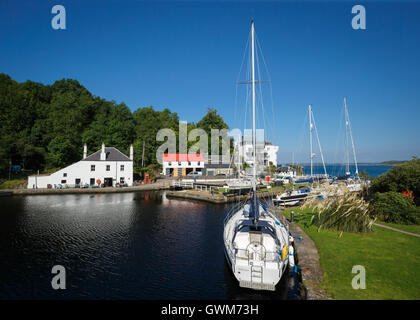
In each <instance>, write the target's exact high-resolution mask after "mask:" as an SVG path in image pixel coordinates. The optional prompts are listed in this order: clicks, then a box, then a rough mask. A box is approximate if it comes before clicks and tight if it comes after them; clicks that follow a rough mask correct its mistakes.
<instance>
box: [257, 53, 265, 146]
mask: <svg viewBox="0 0 420 320" xmlns="http://www.w3.org/2000/svg"><path fill="white" fill-rule="evenodd" d="M256 53H257V54H256V61H257V70H258V71H257V73H258V77H259V78H261V71H260V62H259V59H258V58H259V55H258V50H257V51H256ZM258 88H259V97H258V98H259V101H260V108H261V112H262V121H261V120H260V121H259V122H260V124H261V122H262V125H263V129H264V128H266V127H267V126H266V121H265V120H266V119H265V113H264V101H263V97H262V86H261V82H259V84H258ZM264 136H265V132H264ZM264 142H265V137H264Z"/></svg>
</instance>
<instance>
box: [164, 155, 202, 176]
mask: <svg viewBox="0 0 420 320" xmlns="http://www.w3.org/2000/svg"><path fill="white" fill-rule="evenodd" d="M162 169H163V170H162V174H164V175H165V176H167V177H182V176H186V175H188V174H189V173H191V172H193V171H197V172H200V173H201V174H203V170H204V157H203V156H202V155H201V154H198V153H197V154H188V153H185V154H183V153H164V154H163V163H162Z"/></svg>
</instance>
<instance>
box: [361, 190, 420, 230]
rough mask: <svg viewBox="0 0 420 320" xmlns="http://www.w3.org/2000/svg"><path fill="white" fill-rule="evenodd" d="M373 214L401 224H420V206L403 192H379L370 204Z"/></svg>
mask: <svg viewBox="0 0 420 320" xmlns="http://www.w3.org/2000/svg"><path fill="white" fill-rule="evenodd" d="M369 206H370V211H371V214H372V215H373V216H375V217H377V218H378V219H380V220H382V221H385V222H391V223H401V224H420V208H418V207H417V206H415V205H414V203H413V201H412V200H410V199H407V198H406V197H404V195H402V194H401V193H398V192H394V191H389V192H384V193H379V192H377V193H376V194H375V195H374V197H373V199H372V201H371V202H370V204H369Z"/></svg>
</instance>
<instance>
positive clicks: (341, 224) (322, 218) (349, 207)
mask: <svg viewBox="0 0 420 320" xmlns="http://www.w3.org/2000/svg"><path fill="white" fill-rule="evenodd" d="M314 203H315V202H312V203H311V204H310V205H313V204H314ZM306 205H309V203H308V204H306ZM304 206H305V205H304ZM313 213H315V214H314V215H313V216H312V220H311V222H312V224H314V225H315V226H317V227H318V230H320V229H331V230H337V231H345V232H371V231H372V224H373V222H374V219H372V218H371V217H370V215H369V205H368V203H367V202H365V201H364V200H363V199H362V198H361V197H360V196H359V195H358V194H357V193H354V192H352V193H350V192H349V193H345V194H344V195H340V196H331V197H328V198H326V199H323V200H320V201H317V202H316V203H315V205H314V207H313Z"/></svg>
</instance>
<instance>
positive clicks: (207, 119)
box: [197, 108, 233, 155]
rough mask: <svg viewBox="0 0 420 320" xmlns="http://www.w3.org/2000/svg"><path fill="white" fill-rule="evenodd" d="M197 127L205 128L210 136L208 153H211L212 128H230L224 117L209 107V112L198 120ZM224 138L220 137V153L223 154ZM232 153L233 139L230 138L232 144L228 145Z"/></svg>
mask: <svg viewBox="0 0 420 320" xmlns="http://www.w3.org/2000/svg"><path fill="white" fill-rule="evenodd" d="M197 128H201V129H203V130H204V131H205V132H206V133H207V136H208V150H207V153H208V154H211V129H218V130H221V129H229V127H228V125H227V124H226V123H225V121H224V120H223V118H222V117H221V116H220V115H218V114H217V110H215V109H212V108H209V109H208V112H207V114H206V115H205V116H204V117H203V118H202V119H201V120H200V121H199V122H197ZM222 144H223V140H222V138H221V137H219V155H222V150H223V149H222V148H223V146H222ZM228 147H229V149H230V152H231V154H232V152H233V150H232V140H230V145H229V146H228Z"/></svg>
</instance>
